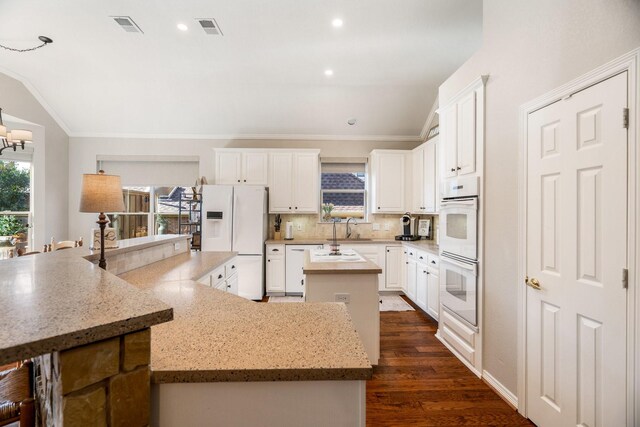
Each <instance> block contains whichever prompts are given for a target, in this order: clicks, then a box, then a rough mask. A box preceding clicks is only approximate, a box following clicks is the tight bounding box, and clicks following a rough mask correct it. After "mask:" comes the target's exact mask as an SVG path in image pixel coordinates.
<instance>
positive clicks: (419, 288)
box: [416, 263, 429, 311]
mask: <svg viewBox="0 0 640 427" xmlns="http://www.w3.org/2000/svg"><path fill="white" fill-rule="evenodd" d="M416 265H417V267H416V304H418V307H420V308H421V309H423V310H424V311H427V278H428V277H429V275H428V274H427V273H428V272H427V266H426V264H422V263H417V264H416Z"/></svg>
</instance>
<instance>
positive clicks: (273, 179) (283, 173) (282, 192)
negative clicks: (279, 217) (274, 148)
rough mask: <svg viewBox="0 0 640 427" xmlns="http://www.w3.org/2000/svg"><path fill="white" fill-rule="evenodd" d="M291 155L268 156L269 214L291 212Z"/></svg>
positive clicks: (272, 154)
mask: <svg viewBox="0 0 640 427" xmlns="http://www.w3.org/2000/svg"><path fill="white" fill-rule="evenodd" d="M292 175H293V153H282V152H278V153H270V154H269V212H270V213H292V212H293V183H292V181H291V177H292Z"/></svg>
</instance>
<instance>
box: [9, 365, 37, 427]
mask: <svg viewBox="0 0 640 427" xmlns="http://www.w3.org/2000/svg"><path fill="white" fill-rule="evenodd" d="M15 422H19V423H20V424H19V425H20V427H34V426H35V404H34V399H33V362H31V361H30V360H29V361H26V362H24V363H22V364H21V365H20V366H18V367H14V368H12V369H9V370H6V371H2V372H0V426H6V425H8V424H12V423H15Z"/></svg>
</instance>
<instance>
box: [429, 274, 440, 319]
mask: <svg viewBox="0 0 640 427" xmlns="http://www.w3.org/2000/svg"><path fill="white" fill-rule="evenodd" d="M435 271H437V270H431V269H428V270H427V273H429V274H428V275H427V313H428V314H429V315H430V316H431V317H433V318H434V319H436V320H438V316H439V313H440V275H439V274H435Z"/></svg>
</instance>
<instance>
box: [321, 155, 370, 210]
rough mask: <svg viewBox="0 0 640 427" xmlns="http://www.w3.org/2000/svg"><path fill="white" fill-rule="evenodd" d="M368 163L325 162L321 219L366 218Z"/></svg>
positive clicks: (323, 167) (323, 164) (322, 181)
mask: <svg viewBox="0 0 640 427" xmlns="http://www.w3.org/2000/svg"><path fill="white" fill-rule="evenodd" d="M365 171H366V163H365V162H354V163H337V162H323V163H322V173H321V185H320V189H321V190H320V192H321V194H320V200H321V201H322V211H321V221H323V222H329V221H333V219H334V218H341V219H344V218H357V219H361V220H366V211H367V210H366V201H367V197H366V196H367V190H366V187H367V185H366V183H367V179H366V172H365Z"/></svg>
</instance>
